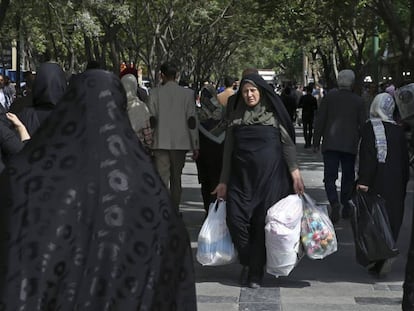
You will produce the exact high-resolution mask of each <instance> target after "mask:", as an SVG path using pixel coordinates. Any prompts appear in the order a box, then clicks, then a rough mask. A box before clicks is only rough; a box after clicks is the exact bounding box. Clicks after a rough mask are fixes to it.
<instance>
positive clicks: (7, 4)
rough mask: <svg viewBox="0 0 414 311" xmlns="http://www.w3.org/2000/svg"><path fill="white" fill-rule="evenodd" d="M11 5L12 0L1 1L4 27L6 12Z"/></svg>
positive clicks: (1, 20) (0, 18) (0, 19)
mask: <svg viewBox="0 0 414 311" xmlns="http://www.w3.org/2000/svg"><path fill="white" fill-rule="evenodd" d="M9 7H10V0H1V1H0V28H3V23H4V20H5V18H6V13H7V10H8V9H9Z"/></svg>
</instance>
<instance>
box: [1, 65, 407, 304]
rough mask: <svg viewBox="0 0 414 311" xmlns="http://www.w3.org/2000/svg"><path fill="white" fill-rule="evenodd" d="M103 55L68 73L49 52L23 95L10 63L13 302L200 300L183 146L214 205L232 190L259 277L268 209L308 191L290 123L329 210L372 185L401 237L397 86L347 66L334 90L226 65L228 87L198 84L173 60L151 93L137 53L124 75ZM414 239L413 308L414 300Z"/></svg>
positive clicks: (243, 277) (402, 158)
mask: <svg viewBox="0 0 414 311" xmlns="http://www.w3.org/2000/svg"><path fill="white" fill-rule="evenodd" d="M99 67H100V66H99V63H96V62H91V63H89V64H88V66H87V68H86V70H85V71H84V72H83V73H80V74H77V75H73V76H72V77H71V78H70V79H69V81H67V78H66V75H65V73H64V71H63V70H62V68H61V67H60V66H59V65H58V64H56V63H53V62H47V63H43V64H42V65H41V66H40V67H39V69H38V70H37V72H36V76H35V78H34V81H33V83H30V84H29V87H28V89H27V94H26V96H24V97H17V96H16V91H15V90H14V89H13V87H12V86H11V84H10V83H9V82H8V81H5V79H4V76H0V154H1V157H2V158H0V171H1V172H2V173H1V175H0V187H1V189H2V190H1V192H0V202H1V205H2V207H3V208H2V210H1V212H2V215H1V217H0V218H1V219H2V226H1V230H0V232H1V233H2V234H1V241H0V242H1V243H0V247H1V256H0V258H1V269H0V271H1V272H0V273H1V279H0V280H1V286H0V288H1V292H0V300H1V304H2V306H3V308H4V309H5V310H23V309H27V310H29V309H30V310H39V311H40V310H45V309H48V310H68V311H69V310H196V308H197V307H196V305H197V303H196V295H195V279H194V267H193V261H192V260H193V259H192V252H191V247H190V242H189V237H188V233H187V231H186V229H185V226H184V223H183V221H182V219H181V215H180V213H179V207H180V202H181V193H182V184H181V177H182V173H183V168H184V165H185V162H186V156H187V153H188V152H189V151H191V152H192V159H193V160H194V161H195V162H196V165H197V170H198V178H199V183H200V185H201V196H202V199H203V205H204V209H205V211H206V214H207V213H208V210H209V206H210V204H212V203H213V202H214V201H215V200H217V199H220V200H226V206H227V225H228V228H229V231H230V234H231V237H232V241H233V243H234V245H235V247H236V249H237V252H238V256H239V262H240V264H241V266H242V267H241V271H240V283H241V284H242V285H247V286H249V287H250V288H259V287H260V286H261V285H262V280H263V276H264V273H265V266H266V247H265V232H264V227H265V216H266V212H267V210H268V209H269V208H270V207H271V206H272V205H273V204H275V203H276V202H277V201H279V200H281V199H282V198H284V197H286V196H287V195H289V194H294V193H296V194H299V195H302V194H304V191H305V185H304V182H303V179H302V176H301V171H300V163H299V161H298V159H297V148H299V146H298V144H297V143H296V133H295V126H300V127H302V130H303V136H304V142H305V143H304V146H303V147H304V148H305V149H309V151H313V152H318V151H319V150H320V151H321V152H322V156H323V163H324V178H323V181H321V183H322V182H323V183H324V186H325V191H326V196H327V199H328V201H329V216H330V219H331V221H332V223H333V224H336V223H337V222H338V221H339V220H340V219H341V218H344V219H347V218H349V217H351V213H352V212H351V208H350V200H351V196H352V194H353V192H354V191H356V190H358V191H370V192H372V193H375V194H379V195H381V196H382V197H383V198H384V199H385V201H386V202H388V204H387V214H388V218H389V221H390V225H391V230H392V235H393V238H394V240H397V239H398V236H399V232H400V228H401V225H402V221H403V215H404V201H405V196H406V186H407V182H408V180H409V177H410V176H409V157H408V149H407V139H406V133H405V131H404V130H405V128H404V126H403V125H402V122H401V119H402V118H401V116H400V117H397V118H396V116H398V115H399V114H398V113H396V112H395V111H396V101H398V98H397V97H396V93H397V92H398V88H397V89H396V88H395V87H391V86H388V87H387V88H384V90H382V91H381V92H378V93H377V94H370V95H369V96H368V95H367V94H363V96H360V95H358V94H356V93H355V92H353V86H354V83H355V74H354V72H353V71H352V70H349V69H345V70H342V71H340V72H339V74H338V78H337V88H335V89H332V90H321V89H317V86H316V85H314V84H311V85H308V86H305V87H304V88H303V90H300V88H298V87H289V86H287V87H285V88H284V89H283V90H282V91H281V92H279V93H278V92H276V91H275V89H274V88H273V87H272V86H271V85H270V84H269V83H268V82H267V81H265V80H264V79H263V78H262V77H261V76H260V75H259V73H258V71H257V70H256V69H255V68H247V69H246V70H244V71H243V73H242V75H241V79H240V81H239V80H238V79H234V78H231V77H225V78H224V79H223V86H222V88H220V89H217V87H216V86H214V85H213V84H211V83H206V84H204V85H203V86H202V88H201V89H200V90H197V91H195V90H193V89H191V88H189V87H183V86H181V85H179V83H178V82H177V80H176V78H177V74H178V73H179V68H177V66H176V64H174V63H171V62H166V63H163V64H162V65H161V66H160V80H161V81H160V82H161V83H160V85H159V86H157V87H153V88H151V90H149V91H148V89H145V88H144V87H142V84H140V83H139V81H138V76H139V75H138V71H137V68H135V67H133V66H128V65H127V64H123V67H122V68H121V71H120V75H119V76H117V75H115V74H113V73H110V72H107V71H105V70H102V69H100V68H99ZM412 89H413V94H414V84H412ZM367 102H368V103H367ZM412 104H414V102H413V103H412ZM356 167H357V169H355V168H356ZM339 171H341V182H340V192H339V195H338V190H337V186H336V181H337V179H338V176H339ZM413 221H414V220H413ZM413 243H414V237H411V246H410V250H409V254H408V259H407V267H406V276H405V282H404V297H403V310H405V311H407V310H414V244H413ZM390 268H391V261H387V260H383V261H375V262H372V263H371V264H370V265H369V270H370V272H372V273H374V274H376V275H384V274H386V273H387V272H388V271H389V269H390Z"/></svg>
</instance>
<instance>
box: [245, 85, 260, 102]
mask: <svg viewBox="0 0 414 311" xmlns="http://www.w3.org/2000/svg"><path fill="white" fill-rule="evenodd" d="M242 96H243V99H244V102H245V103H246V105H247V106H249V107H254V106H256V105H257V104H258V103H259V101H260V92H259V89H258V88H257V87H256V86H254V85H253V84H250V83H245V84H244V85H243V88H242Z"/></svg>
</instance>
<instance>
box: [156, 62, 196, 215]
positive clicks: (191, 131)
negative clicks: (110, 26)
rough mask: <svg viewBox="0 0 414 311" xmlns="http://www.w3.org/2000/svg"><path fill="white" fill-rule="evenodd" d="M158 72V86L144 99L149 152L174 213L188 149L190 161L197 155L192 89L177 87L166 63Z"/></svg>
mask: <svg viewBox="0 0 414 311" xmlns="http://www.w3.org/2000/svg"><path fill="white" fill-rule="evenodd" d="M160 71H161V80H162V85H161V86H159V87H156V88H154V89H151V92H150V96H149V99H148V108H149V110H150V113H151V123H152V124H151V125H152V126H153V128H154V134H153V135H154V136H153V137H154V142H153V145H152V150H153V155H154V161H155V167H156V168H157V170H158V173H159V174H160V176H161V179H162V180H163V182H164V184H165V186H166V187H167V188H168V189H169V190H170V194H171V199H172V201H173V205H174V206H175V208H176V209H177V210H178V209H179V206H180V201H181V191H182V188H181V175H182V172H183V168H184V165H185V156H186V154H187V152H188V151H189V150H191V151H192V152H193V160H196V159H197V157H198V152H199V136H198V120H197V115H196V104H195V94H194V91H193V90H191V89H189V88H184V87H182V86H180V85H178V83H177V81H176V78H177V67H176V66H175V64H173V63H170V62H166V63H164V64H162V65H161V68H160Z"/></svg>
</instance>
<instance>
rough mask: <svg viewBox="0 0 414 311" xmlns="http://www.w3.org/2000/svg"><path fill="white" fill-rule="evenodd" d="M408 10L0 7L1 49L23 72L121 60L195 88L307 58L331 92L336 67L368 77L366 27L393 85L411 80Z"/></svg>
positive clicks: (372, 0)
mask: <svg viewBox="0 0 414 311" xmlns="http://www.w3.org/2000/svg"><path fill="white" fill-rule="evenodd" d="M413 12H414V8H413V2H412V1H409V0H396V1H391V0H387V1H383V0H347V1H342V2H338V1H327V0H322V1H321V0H319V1H316V0H307V1H304V0H292V1H284V2H279V1H265V0H193V1H187V0H153V1H146V0H110V1H102V0H72V1H68V0H53V1H50V0H49V1H48V0H0V26H2V29H8V31H3V32H2V37H1V40H2V42H4V41H7V42H11V41H12V40H13V39H14V40H17V41H18V42H19V43H20V47H21V51H22V53H21V63H22V64H23V66H24V69H32V70H35V69H36V67H37V65H38V64H39V63H40V62H42V61H44V60H46V59H54V60H56V61H58V62H59V63H61V64H62V66H63V67H64V68H65V69H66V70H67V71H69V72H78V71H81V70H83V69H84V67H85V65H86V63H87V62H88V61H90V60H92V59H93V60H97V61H99V63H100V64H101V65H102V66H103V67H105V68H107V69H109V70H113V71H114V72H117V71H118V70H119V65H120V62H121V61H123V60H125V61H133V62H134V63H136V64H141V65H142V66H143V67H144V70H145V75H147V76H148V77H149V79H150V80H151V81H152V82H153V83H154V82H156V81H157V79H158V68H159V66H160V64H161V63H162V62H164V61H166V60H173V61H175V62H176V63H177V64H178V65H179V66H180V68H181V75H182V78H184V79H186V80H188V81H194V82H196V83H197V82H202V81H203V80H206V79H210V80H218V79H219V77H221V76H223V75H233V76H238V75H239V73H240V72H241V70H243V69H244V68H245V67H251V66H254V67H258V68H272V69H274V70H276V71H277V72H278V73H279V74H281V75H282V74H283V75H284V76H285V77H287V79H288V80H292V81H299V80H301V78H302V75H303V73H302V71H303V68H302V58H303V57H304V56H307V57H309V59H310V60H311V64H312V67H311V69H312V74H313V75H314V76H315V77H317V78H318V79H319V80H320V81H321V82H322V83H324V84H326V85H328V86H332V85H333V84H334V81H335V77H336V73H337V71H338V70H339V69H342V68H352V69H354V70H355V71H356V73H357V76H359V77H363V76H365V75H368V74H370V73H371V71H372V68H373V65H375V64H376V63H377V59H375V56H374V54H373V52H372V50H373V45H372V37H373V35H374V30H375V29H377V30H378V32H379V38H380V53H379V54H380V55H381V53H383V51H384V50H385V49H386V48H388V49H389V50H390V51H392V52H393V53H392V55H394V56H397V55H400V56H399V58H398V59H399V60H398V64H399V66H398V69H397V70H396V71H398V72H395V76H396V79H397V78H398V77H401V71H402V70H411V72H413V74H414V65H413V55H412V53H413V44H414V43H413V42H414V40H413V33H414V30H413V27H414V26H413V25H414V20H413V17H414V13H413ZM2 17H3V18H2Z"/></svg>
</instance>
